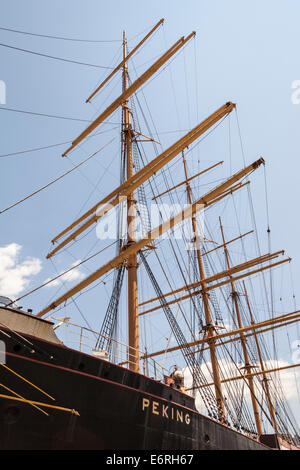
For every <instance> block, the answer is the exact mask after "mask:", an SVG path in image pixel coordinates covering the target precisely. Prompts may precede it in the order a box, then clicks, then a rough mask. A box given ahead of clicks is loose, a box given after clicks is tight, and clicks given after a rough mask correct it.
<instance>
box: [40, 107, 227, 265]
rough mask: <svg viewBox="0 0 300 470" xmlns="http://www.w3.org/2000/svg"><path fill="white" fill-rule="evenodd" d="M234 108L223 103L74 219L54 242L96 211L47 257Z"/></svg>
mask: <svg viewBox="0 0 300 470" xmlns="http://www.w3.org/2000/svg"><path fill="white" fill-rule="evenodd" d="M234 108H235V104H234V103H226V104H225V105H223V106H222V107H221V108H219V109H218V110H217V111H216V112H215V113H213V114H212V115H211V116H209V117H208V118H207V119H205V120H204V121H202V122H201V123H200V124H198V125H197V126H196V127H194V128H193V129H192V130H191V131H190V132H188V133H187V134H186V135H185V136H183V137H182V138H181V139H179V140H178V141H177V142H175V143H174V144H173V145H171V147H169V148H168V149H167V150H165V151H164V152H163V153H161V154H160V155H158V157H156V158H155V159H154V160H152V161H151V162H149V163H148V164H147V165H146V166H145V167H144V168H142V169H141V170H140V171H138V172H137V173H136V174H134V175H133V176H132V177H131V178H129V179H128V180H127V181H126V182H125V183H123V184H122V185H121V186H119V187H118V188H116V189H115V190H114V191H112V193H110V194H109V195H107V196H106V197H105V198H104V199H102V201H100V202H99V203H97V204H95V205H94V206H93V207H92V208H91V209H90V210H89V211H87V212H86V213H85V214H83V215H82V216H81V217H80V218H79V219H77V220H76V221H74V222H73V223H72V224H71V225H70V226H69V227H67V228H66V229H64V230H63V231H62V232H61V233H60V234H59V235H57V236H56V237H55V238H54V239H53V240H52V243H54V242H56V241H57V240H58V239H59V238H61V237H62V236H63V235H65V234H66V233H68V232H69V231H70V230H72V229H73V228H74V227H76V226H77V225H78V224H80V223H81V222H83V221H84V220H85V219H86V218H87V217H89V216H90V215H92V214H95V213H96V214H95V215H94V216H92V217H91V218H90V219H88V221H87V222H85V223H84V224H83V225H81V226H80V227H79V228H78V229H77V230H76V231H75V232H73V233H72V234H71V235H70V236H69V237H67V238H66V239H65V240H64V241H63V242H62V243H60V244H59V245H58V246H57V247H56V248H55V249H54V250H52V251H51V252H50V253H49V254H48V255H47V258H51V257H52V256H53V255H54V254H55V253H56V252H57V251H59V250H60V249H61V248H63V247H64V246H65V245H67V244H68V243H69V242H70V241H72V240H74V238H76V237H77V236H78V235H79V234H80V233H82V232H83V231H84V230H86V229H87V228H88V227H90V226H91V225H92V224H93V223H95V222H97V220H98V219H99V218H100V217H102V216H103V215H104V214H106V213H107V212H108V211H109V210H110V209H112V207H115V206H116V205H117V204H118V203H119V201H120V198H121V197H123V196H124V197H125V196H127V195H128V194H129V193H130V192H132V191H134V190H135V189H136V188H138V187H139V186H140V185H141V184H142V183H144V182H145V181H146V180H147V179H149V178H150V177H151V176H153V174H154V173H156V172H157V171H158V170H160V169H161V168H162V167H163V166H165V165H166V164H167V163H169V162H170V161H171V160H172V159H173V158H175V157H176V155H178V153H180V152H181V151H182V150H183V149H184V148H185V147H187V146H188V145H190V144H191V143H192V142H194V141H195V140H196V139H197V138H198V137H200V135H202V134H204V132H206V131H207V130H208V129H210V128H211V127H212V126H213V125H214V124H216V123H217V122H218V121H219V120H220V119H222V117H224V116H226V115H227V114H229V113H230V112H231V111H232V110H233V109H234ZM113 198H114V199H113ZM105 204H106V205H105Z"/></svg>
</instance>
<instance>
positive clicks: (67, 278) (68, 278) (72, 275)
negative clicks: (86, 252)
mask: <svg viewBox="0 0 300 470" xmlns="http://www.w3.org/2000/svg"><path fill="white" fill-rule="evenodd" d="M80 262H81V260H80V259H79V260H77V261H75V263H73V264H72V265H71V267H74V266H77V265H78V264H79V263H80ZM62 273H63V271H61V272H60V273H59V274H62ZM54 277H56V276H54ZM83 277H84V274H83V273H82V272H81V271H80V269H79V268H74V269H72V270H71V271H69V272H68V273H66V274H64V275H63V276H61V277H60V278H58V279H55V281H52V282H50V283H49V284H48V287H54V286H59V285H60V284H61V283H63V282H73V281H79V280H80V279H82V278H83ZM50 280H51V278H48V279H46V281H45V282H48V281H50Z"/></svg>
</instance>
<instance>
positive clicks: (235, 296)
mask: <svg viewBox="0 0 300 470" xmlns="http://www.w3.org/2000/svg"><path fill="white" fill-rule="evenodd" d="M219 221H220V229H221V234H222V240H223V245H224V254H225V259H226V264H227V268H228V269H230V260H229V254H228V249H227V244H226V240H225V235H224V230H223V225H222V222H221V217H219ZM229 278H230V285H231V295H232V298H233V302H234V306H235V313H236V317H237V322H238V326H239V328H243V323H242V317H241V312H240V307H239V302H238V293H237V291H236V288H235V283H234V281H233V280H232V275H231V274H230V275H229ZM240 339H241V343H242V350H243V355H244V361H245V370H246V372H247V374H246V377H247V380H248V384H249V389H250V395H251V402H252V408H253V414H254V419H255V424H256V430H257V434H258V435H259V436H261V435H262V433H263V429H262V425H261V421H260V415H259V409H258V401H257V398H256V394H255V387H254V382H253V377H252V376H251V369H252V367H253V366H252V365H251V363H250V359H249V354H248V348H247V340H246V338H245V335H244V333H243V332H242V331H241V332H240Z"/></svg>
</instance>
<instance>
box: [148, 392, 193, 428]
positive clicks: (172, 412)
mask: <svg viewBox="0 0 300 470" xmlns="http://www.w3.org/2000/svg"><path fill="white" fill-rule="evenodd" d="M147 409H149V411H150V410H151V412H152V414H154V415H158V416H161V417H162V418H165V419H172V420H174V421H177V422H178V421H180V422H181V423H186V424H190V422H191V417H190V415H189V413H184V411H183V410H178V409H177V408H174V407H170V406H169V405H163V404H161V403H159V402H158V401H154V400H150V399H149V398H143V401H142V411H146V410H147Z"/></svg>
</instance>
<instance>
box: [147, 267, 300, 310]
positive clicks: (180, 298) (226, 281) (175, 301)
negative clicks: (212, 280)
mask: <svg viewBox="0 0 300 470" xmlns="http://www.w3.org/2000/svg"><path fill="white" fill-rule="evenodd" d="M291 259H292V258H286V259H284V260H282V261H278V262H277V263H273V264H269V265H268V266H264V267H262V268H259V269H254V270H253V271H250V272H248V273H245V274H241V275H240V276H236V277H233V280H234V281H239V280H240V279H244V278H245V277H248V276H252V275H253V274H257V273H260V272H261V271H265V270H266V269H270V268H274V267H275V266H279V265H280V264H283V263H287V262H290V261H291ZM229 282H230V280H229V279H226V280H225V281H222V282H218V283H217V284H213V285H212V286H209V287H208V288H207V290H211V289H216V288H217V287H221V286H225V285H226V284H228V283H229ZM195 295H201V290H197V291H195V292H190V293H189V294H188V295H185V296H183V297H179V298H177V299H174V300H171V301H170V302H168V303H167V304H166V305H173V304H176V303H178V302H181V301H182V300H186V299H189V298H190V297H193V296H195ZM160 308H161V306H160V305H158V306H157V307H153V308H152V309H150V310H147V311H146V312H141V313H140V314H139V315H140V316H141V315H146V313H150V312H154V311H155V310H159V309H160Z"/></svg>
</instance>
